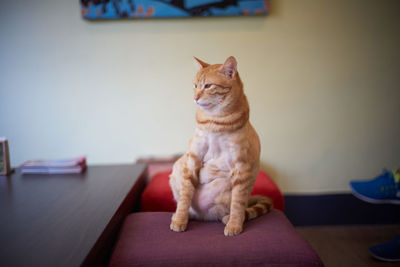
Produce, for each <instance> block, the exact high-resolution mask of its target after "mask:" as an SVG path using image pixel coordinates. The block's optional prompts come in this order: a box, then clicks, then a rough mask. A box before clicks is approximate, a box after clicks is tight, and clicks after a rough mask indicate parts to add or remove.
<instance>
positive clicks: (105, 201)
mask: <svg viewBox="0 0 400 267" xmlns="http://www.w3.org/2000/svg"><path fill="white" fill-rule="evenodd" d="M145 167H146V166H145V165H144V164H132V165H110V166H89V167H88V168H87V170H86V171H85V172H84V173H82V174H57V175H50V174H46V175H43V174H35V175H33V174H29V175H28V174H21V171H20V170H19V169H17V170H16V172H15V173H14V174H11V175H9V176H0V266H4V267H6V266H68V267H70V266H81V265H82V266H101V265H104V263H105V262H106V260H107V258H108V256H109V254H110V251H111V248H112V245H113V242H114V240H115V237H116V235H117V232H118V230H119V227H120V225H121V223H122V220H123V219H124V217H125V216H126V215H127V214H128V213H129V212H131V211H132V209H133V206H134V205H135V203H136V200H137V198H138V197H139V193H140V192H141V190H142V188H143V186H144V180H145V179H144V170H145Z"/></svg>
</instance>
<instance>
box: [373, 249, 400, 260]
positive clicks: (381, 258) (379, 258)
mask: <svg viewBox="0 0 400 267" xmlns="http://www.w3.org/2000/svg"><path fill="white" fill-rule="evenodd" d="M369 253H370V254H371V256H372V257H374V258H375V259H377V260H380V261H390V262H396V261H400V259H388V258H383V257H379V256H378V255H376V254H374V253H373V252H372V251H369Z"/></svg>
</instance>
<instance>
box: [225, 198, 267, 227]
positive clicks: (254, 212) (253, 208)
mask: <svg viewBox="0 0 400 267" xmlns="http://www.w3.org/2000/svg"><path fill="white" fill-rule="evenodd" d="M272 208H273V201H272V199H270V198H269V197H266V196H258V195H257V196H250V198H249V202H248V204H247V208H246V210H245V221H248V220H251V219H255V218H257V217H260V216H261V215H263V214H266V213H268V212H269V211H270V210H271V209H272ZM229 216H230V215H229V214H228V215H226V216H224V217H223V218H222V222H223V223H224V224H227V223H228V221H229Z"/></svg>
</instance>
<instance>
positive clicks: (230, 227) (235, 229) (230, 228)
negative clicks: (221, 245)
mask: <svg viewBox="0 0 400 267" xmlns="http://www.w3.org/2000/svg"><path fill="white" fill-rule="evenodd" d="M242 231H243V226H242V225H234V224H230V223H228V224H227V225H226V226H225V229H224V234H225V235H226V236H235V235H238V234H240V233H241V232H242Z"/></svg>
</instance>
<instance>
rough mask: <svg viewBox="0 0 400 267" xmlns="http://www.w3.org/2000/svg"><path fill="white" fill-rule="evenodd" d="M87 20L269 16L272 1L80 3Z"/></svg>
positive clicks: (95, 0)
mask: <svg viewBox="0 0 400 267" xmlns="http://www.w3.org/2000/svg"><path fill="white" fill-rule="evenodd" d="M80 4H81V15H82V17H83V18H85V19H90V20H96V19H122V18H124V19H129V18H132V19H134V18H169V17H202V16H243V15H245V16H251V15H266V14H267V13H268V11H269V5H268V4H269V0H80Z"/></svg>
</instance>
